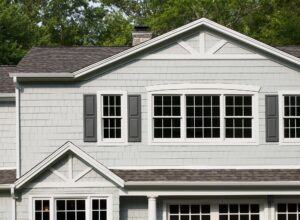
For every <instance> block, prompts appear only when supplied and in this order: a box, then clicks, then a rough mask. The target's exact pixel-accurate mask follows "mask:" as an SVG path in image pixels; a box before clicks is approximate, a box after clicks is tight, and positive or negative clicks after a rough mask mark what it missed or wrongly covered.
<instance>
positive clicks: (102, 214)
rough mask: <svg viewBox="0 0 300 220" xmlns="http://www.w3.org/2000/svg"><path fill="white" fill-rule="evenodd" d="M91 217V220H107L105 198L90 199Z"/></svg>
mask: <svg viewBox="0 0 300 220" xmlns="http://www.w3.org/2000/svg"><path fill="white" fill-rule="evenodd" d="M92 218H93V220H107V201H106V199H92Z"/></svg>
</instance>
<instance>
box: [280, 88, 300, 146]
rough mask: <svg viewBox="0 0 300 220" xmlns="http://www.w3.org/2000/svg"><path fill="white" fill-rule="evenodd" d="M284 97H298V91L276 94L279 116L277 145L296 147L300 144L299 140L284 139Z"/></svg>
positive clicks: (299, 91) (299, 92) (299, 93)
mask: <svg viewBox="0 0 300 220" xmlns="http://www.w3.org/2000/svg"><path fill="white" fill-rule="evenodd" d="M285 95H299V96H300V90H293V91H288V90H287V91H279V92H278V105H279V107H278V114H279V143H280V144H282V145H298V144H299V143H300V138H285V137H284V122H283V116H284V99H283V97H284V96H285Z"/></svg>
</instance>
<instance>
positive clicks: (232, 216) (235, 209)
mask: <svg viewBox="0 0 300 220" xmlns="http://www.w3.org/2000/svg"><path fill="white" fill-rule="evenodd" d="M259 213H260V210H259V205H258V204H220V205H219V220H259Z"/></svg>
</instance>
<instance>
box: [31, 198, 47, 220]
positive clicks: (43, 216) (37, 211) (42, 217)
mask: <svg viewBox="0 0 300 220" xmlns="http://www.w3.org/2000/svg"><path fill="white" fill-rule="evenodd" d="M49 205H50V202H49V200H48V199H47V200H46V199H45V200H39V199H37V200H35V201H34V220H49V219H50V214H49V213H50V206H49Z"/></svg>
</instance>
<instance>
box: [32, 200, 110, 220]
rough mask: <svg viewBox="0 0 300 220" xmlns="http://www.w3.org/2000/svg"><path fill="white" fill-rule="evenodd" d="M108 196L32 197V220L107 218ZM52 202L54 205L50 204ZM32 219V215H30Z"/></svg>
mask: <svg viewBox="0 0 300 220" xmlns="http://www.w3.org/2000/svg"><path fill="white" fill-rule="evenodd" d="M108 200H109V198H108V197H90V196H87V197H82V198H55V197H51V198H48V199H46V198H44V199H40V198H37V199H33V210H32V211H33V212H32V214H33V219H34V220H50V219H54V220H108V219H111V213H110V211H109V210H110V209H111V207H110V206H109V204H108ZM51 204H54V207H52V206H51ZM30 219H32V217H30Z"/></svg>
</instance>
